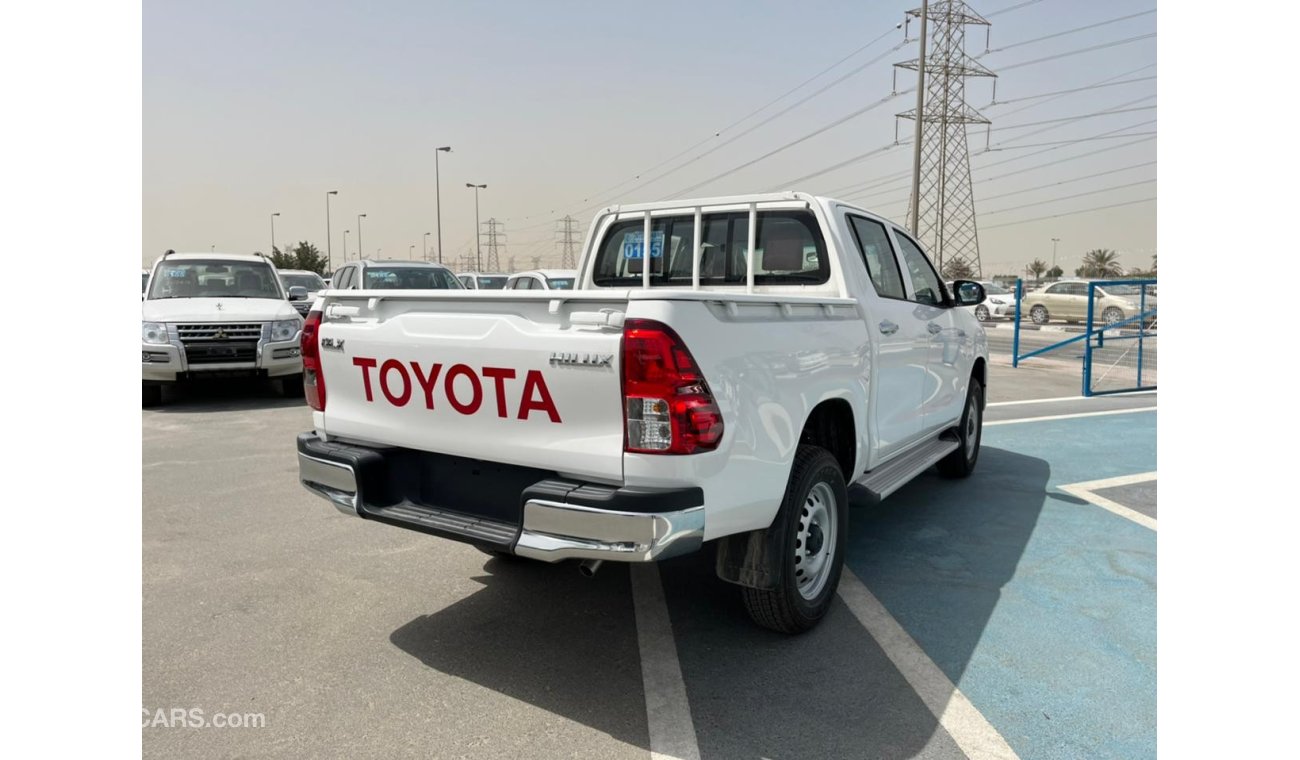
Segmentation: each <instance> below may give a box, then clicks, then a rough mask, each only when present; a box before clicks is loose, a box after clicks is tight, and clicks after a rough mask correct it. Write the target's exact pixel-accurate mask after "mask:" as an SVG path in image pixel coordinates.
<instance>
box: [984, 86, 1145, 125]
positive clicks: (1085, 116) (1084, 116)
mask: <svg viewBox="0 0 1300 760" xmlns="http://www.w3.org/2000/svg"><path fill="white" fill-rule="evenodd" d="M1154 97H1155V95H1148V96H1147V97H1145V98H1142V100H1149V99H1151V98H1154ZM1154 109H1155V106H1137V107H1134V108H1115V109H1111V110H1107V111H1094V112H1092V113H1085V114H1077V115H1075V116H1062V117H1059V118H1056V119H1043V120H1042V121H1027V122H1025V123H1024V124H1010V125H1007V126H1005V127H998V128H996V129H993V130H991V131H993V132H1005V131H1006V130H1008V129H1024V128H1025V127H1037V126H1041V125H1043V124H1060V123H1062V122H1072V121H1082V120H1084V119H1093V118H1096V117H1098V116H1110V115H1111V114H1117V113H1133V112H1135V111H1151V110H1154Z"/></svg>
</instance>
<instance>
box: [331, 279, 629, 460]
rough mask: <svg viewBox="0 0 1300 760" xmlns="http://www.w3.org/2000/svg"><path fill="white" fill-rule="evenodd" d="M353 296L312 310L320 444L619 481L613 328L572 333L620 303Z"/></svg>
mask: <svg viewBox="0 0 1300 760" xmlns="http://www.w3.org/2000/svg"><path fill="white" fill-rule="evenodd" d="M365 294H366V291H358V295H357V296H351V295H349V296H328V297H326V298H325V300H324V301H323V302H322V306H323V317H322V323H321V329H320V359H321V373H322V375H323V376H324V379H325V388H326V403H325V413H324V426H323V428H324V429H323V432H324V433H326V434H327V435H329V436H331V437H334V436H337V437H342V438H346V439H353V440H357V441H364V442H368V443H373V444H386V445H393V446H401V447H404V448H412V449H420V450H423V451H433V452H438V453H443V454H454V455H456V456H462V457H469V458H472V459H482V460H487V461H492V462H504V463H508V464H515V465H521V466H526V467H536V468H541V469H547V470H556V471H558V472H562V473H566V474H572V475H579V476H583V477H587V478H592V479H595V480H600V481H607V482H614V483H617V482H621V481H622V478H623V410H622V388H621V383H620V377H619V360H620V357H619V348H620V341H621V338H622V331H621V330H620V329H617V328H616V327H614V328H611V327H605V328H601V327H597V326H593V325H591V324H582V323H583V322H587V323H590V322H592V321H594V320H596V319H598V318H599V317H600V310H601V309H605V310H607V312H606V313H609V312H617V313H621V312H624V311H625V309H626V306H627V302H626V301H625V300H622V299H620V298H618V296H617V295H615V294H609V293H601V294H600V295H599V296H598V297H597V296H593V297H590V298H587V299H582V298H579V299H576V300H567V299H566V300H565V301H564V302H563V303H562V304H561V305H560V306H559V308H558V309H555V310H554V311H553V310H552V309H551V308H548V306H549V304H550V299H546V298H539V297H538V296H540V295H541V294H537V295H533V294H512V293H510V292H487V293H483V294H478V293H476V292H474V291H470V292H454V293H449V294H446V295H442V294H439V295H434V296H428V297H425V298H419V297H413V296H411V295H408V294H403V295H401V296H394V295H393V294H391V293H378V292H376V293H372V294H371V295H373V296H380V297H379V298H367V297H366V295H365ZM620 295H621V294H620ZM611 296H612V297H611ZM575 323H576V324H575Z"/></svg>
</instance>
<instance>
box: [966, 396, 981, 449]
mask: <svg viewBox="0 0 1300 760" xmlns="http://www.w3.org/2000/svg"><path fill="white" fill-rule="evenodd" d="M979 428H980V405H979V404H977V403H975V395H974V394H971V397H970V401H967V402H966V459H967V461H969V460H970V459H971V457H973V456H975V441H976V440H978V435H979Z"/></svg>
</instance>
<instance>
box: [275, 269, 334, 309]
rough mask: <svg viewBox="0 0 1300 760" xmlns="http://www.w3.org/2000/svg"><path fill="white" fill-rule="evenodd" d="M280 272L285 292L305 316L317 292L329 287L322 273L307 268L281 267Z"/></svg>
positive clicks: (294, 306)
mask: <svg viewBox="0 0 1300 760" xmlns="http://www.w3.org/2000/svg"><path fill="white" fill-rule="evenodd" d="M279 273H280V284H281V285H282V286H284V292H285V293H288V294H289V301H290V302H291V303H293V308H295V309H297V310H298V313H299V314H301V315H303V316H304V317H305V316H307V312H308V311H309V310H310V309H311V305H312V303H313V302H314V301H315V300H316V294H317V293H319V292H320V291H322V290H325V289H326V288H328V287H329V285H328V284H326V282H325V280H324V279H323V278H322V277H321V276H320V275H318V274H316V273H315V272H310V271H308V270H306V269H281V270H279ZM294 288H302V290H294Z"/></svg>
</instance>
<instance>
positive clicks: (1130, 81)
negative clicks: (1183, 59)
mask: <svg viewBox="0 0 1300 760" xmlns="http://www.w3.org/2000/svg"><path fill="white" fill-rule="evenodd" d="M1154 65H1155V64H1151V66H1154ZM1151 66H1143V67H1142V68H1144V69H1149V68H1151ZM1154 79H1155V77H1154V76H1150V77H1138V78H1137V79H1125V80H1123V81H1120V82H1100V83H1098V84H1090V85H1085V86H1083V87H1072V88H1070V89H1068V90H1056V91H1054V92H1040V93H1038V94H1037V95H1024V96H1022V97H1019V98H1011V99H1010V100H997V101H993V102H991V103H986V104H985V105H984V107H985V108H997V107H998V106H1005V105H1010V104H1012V103H1020V102H1021V101H1025V100H1037V99H1039V98H1046V97H1052V96H1056V95H1070V94H1072V93H1076V92H1084V91H1086V90H1099V89H1101V88H1103V87H1119V86H1120V85H1124V84H1136V83H1138V82H1150V81H1152V80H1154ZM1008 113H1013V112H1008ZM1002 115H1003V116H1006V115H1007V114H1002Z"/></svg>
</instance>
